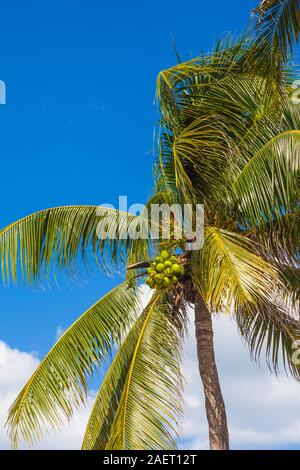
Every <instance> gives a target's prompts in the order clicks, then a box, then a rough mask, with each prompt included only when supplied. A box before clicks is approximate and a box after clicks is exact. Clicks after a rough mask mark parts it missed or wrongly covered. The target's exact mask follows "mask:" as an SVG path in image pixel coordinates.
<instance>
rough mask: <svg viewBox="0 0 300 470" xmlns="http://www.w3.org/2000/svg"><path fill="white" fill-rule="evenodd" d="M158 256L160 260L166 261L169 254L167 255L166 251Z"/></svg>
mask: <svg viewBox="0 0 300 470" xmlns="http://www.w3.org/2000/svg"><path fill="white" fill-rule="evenodd" d="M160 256H161V258H162V259H163V260H166V259H168V258H169V256H170V255H169V253H168V252H167V251H166V250H163V251H162V252H161V254H160Z"/></svg>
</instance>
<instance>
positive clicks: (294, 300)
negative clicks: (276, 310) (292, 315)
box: [281, 263, 300, 311]
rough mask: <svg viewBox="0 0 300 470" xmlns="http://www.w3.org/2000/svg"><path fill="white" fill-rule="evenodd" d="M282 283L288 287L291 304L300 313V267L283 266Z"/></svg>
mask: <svg viewBox="0 0 300 470" xmlns="http://www.w3.org/2000/svg"><path fill="white" fill-rule="evenodd" d="M281 276H282V281H283V283H284V284H285V285H286V288H287V291H288V294H289V298H290V300H291V304H292V306H293V307H294V308H297V309H298V311H299V307H300V265H299V263H298V265H297V266H293V265H290V266H285V265H282V266H281Z"/></svg>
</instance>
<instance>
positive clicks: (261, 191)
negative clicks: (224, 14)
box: [0, 2, 300, 450]
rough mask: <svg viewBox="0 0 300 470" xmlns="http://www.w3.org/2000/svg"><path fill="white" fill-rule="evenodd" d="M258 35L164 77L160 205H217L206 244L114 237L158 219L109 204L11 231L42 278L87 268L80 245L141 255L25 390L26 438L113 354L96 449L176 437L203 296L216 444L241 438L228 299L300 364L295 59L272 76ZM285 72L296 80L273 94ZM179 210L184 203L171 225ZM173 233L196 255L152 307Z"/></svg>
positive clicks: (100, 252)
mask: <svg viewBox="0 0 300 470" xmlns="http://www.w3.org/2000/svg"><path fill="white" fill-rule="evenodd" d="M265 3H266V2H265ZM252 47H253V42H251V40H248V39H247V38H245V39H243V40H240V41H237V42H230V41H229V40H225V41H222V42H221V43H219V44H218V45H217V47H216V49H215V50H214V51H213V52H212V53H210V54H207V55H202V56H200V57H198V58H197V59H194V60H192V61H188V62H185V63H182V64H178V65H176V66H175V67H172V68H171V69H168V70H165V71H162V72H161V73H160V74H159V77H158V82H157V96H158V102H159V105H160V110H161V119H160V128H159V140H158V150H157V161H156V165H155V188H154V193H153V197H152V198H151V200H150V201H149V203H148V207H149V206H150V205H151V203H153V202H156V203H168V204H170V203H177V204H180V205H181V206H183V205H184V204H186V203H189V204H192V205H195V204H196V203H202V204H204V207H205V237H204V244H203V247H202V248H201V249H199V250H191V249H190V248H191V241H189V240H187V239H186V238H184V237H182V238H181V239H180V240H176V239H175V237H173V238H171V239H170V240H167V241H166V240H162V238H161V237H159V238H158V239H157V240H154V241H153V240H152V239H151V238H148V239H145V240H143V239H137V240H133V239H131V238H130V237H129V236H128V237H123V238H119V239H110V238H107V239H105V240H102V239H99V238H98V236H97V224H98V222H99V218H100V220H102V218H104V219H105V220H106V221H107V218H108V221H110V220H111V222H112V224H115V221H116V220H117V225H118V228H119V230H120V231H122V230H123V229H124V226H125V224H126V223H127V222H128V219H129V224H130V225H131V224H133V225H135V224H140V225H143V224H144V223H148V219H147V217H146V216H145V214H142V215H141V216H132V215H129V214H124V213H120V212H118V211H114V210H111V209H105V208H101V209H100V210H99V209H98V211H97V208H96V207H93V206H91V207H84V206H78V207H74V206H72V207H59V208H54V209H49V210H45V211H42V212H39V213H36V214H34V215H32V216H29V217H26V218H25V219H22V220H21V221H19V222H17V223H15V224H12V225H11V226H9V227H7V228H6V229H4V230H3V231H2V232H1V234H0V256H1V269H2V276H3V277H4V278H5V279H7V280H9V279H10V278H12V279H13V280H15V279H17V277H18V276H19V275H20V276H21V277H23V279H24V280H28V281H29V282H31V283H32V282H36V281H37V280H39V279H40V277H41V276H44V275H46V274H47V272H49V270H50V271H51V270H52V269H54V268H53V267H56V268H58V269H62V268H69V269H71V270H73V269H77V261H76V260H77V259H78V256H79V255H80V256H82V257H83V259H84V260H87V259H88V258H89V257H90V255H92V256H93V257H94V258H95V259H96V261H97V262H98V263H99V265H100V266H104V267H105V268H110V269H111V268H114V267H115V266H120V265H122V264H123V266H127V267H128V268H132V269H128V271H127V273H128V275H127V279H126V280H125V281H124V282H123V283H121V284H120V285H119V286H117V287H116V288H114V289H113V290H112V291H111V292H109V293H108V294H107V295H106V296H104V297H103V298H102V299H100V300H99V301H98V302H97V303H96V304H95V305H93V306H92V307H91V308H90V309H88V310H87V312H85V313H84V314H83V315H82V316H81V317H80V318H79V319H78V320H77V321H76V322H75V323H74V324H73V325H72V326H71V327H70V328H69V329H68V330H67V331H66V332H65V333H64V334H63V335H62V336H61V338H60V339H59V340H58V341H57V343H56V344H55V345H54V347H53V348H52V349H51V351H50V352H49V353H48V355H47V356H46V357H45V359H44V360H43V361H42V362H41V364H40V365H39V367H38V368H37V370H36V371H35V373H34V374H33V376H32V377H31V379H30V380H29V381H28V383H27V384H26V385H25V387H24V388H23V390H22V391H21V393H20V394H19V396H18V397H17V398H16V400H15V402H14V404H13V405H12V407H11V409H10V411H9V416H8V426H9V432H10V437H11V440H12V442H13V444H14V445H15V446H17V445H18V442H19V439H20V438H24V439H25V440H26V441H28V442H29V443H34V442H36V441H37V440H38V439H39V438H40V437H41V436H42V434H43V428H44V426H45V425H48V426H50V427H54V428H59V427H60V426H61V425H62V422H63V421H62V420H63V418H64V417H66V418H68V419H70V418H71V417H72V414H73V411H74V409H75V408H77V407H78V406H79V405H80V404H81V403H84V402H85V400H86V395H87V390H88V381H89V378H90V377H91V376H92V375H93V374H95V372H96V371H97V370H98V368H99V367H101V366H102V365H107V364H108V363H109V364H110V366H109V368H108V371H107V373H106V375H105V378H104V379H103V382H102V384H101V387H100V390H99V392H98V394H97V397H96V399H95V404H94V407H93V409H92V412H91V416H90V419H89V422H88V425H87V429H86V433H85V436H84V440H83V449H110V450H113V449H149V448H150V449H170V448H174V447H175V446H176V432H177V425H178V422H179V420H180V416H181V413H182V406H181V394H182V382H183V380H182V374H181V371H180V358H181V345H182V339H183V337H184V335H185V331H186V324H187V322H188V314H187V306H193V308H194V314H195V334H196V341H197V354H198V362H199V372H200V376H201V379H202V383H203V387H204V393H205V405H206V411H207V419H208V426H209V439H210V446H211V449H228V448H229V436H228V427H227V420H226V412H225V406H224V401H223V398H222V393H221V389H220V384H219V379H218V372H217V367H216V362H215V357H214V345H213V328H212V315H213V314H216V315H219V314H222V313H227V314H228V313H229V314H231V315H232V316H233V317H234V319H235V320H236V322H237V326H238V329H239V331H240V334H241V336H242V338H243V339H244V341H245V342H246V343H247V344H248V345H249V349H250V353H251V354H252V355H253V356H254V357H255V358H259V357H260V355H261V354H265V355H266V359H267V362H268V364H269V366H270V368H272V369H273V370H274V371H275V372H276V373H277V372H278V369H279V366H280V364H281V362H283V365H284V367H285V368H286V369H287V370H288V371H290V373H291V374H292V375H293V376H294V377H295V378H296V379H299V378H300V371H299V367H298V366H297V364H295V363H294V362H293V360H292V352H293V341H294V340H295V339H297V338H299V336H300V334H299V333H300V331H299V323H298V321H297V320H296V319H295V318H294V317H293V314H292V313H291V312H292V311H294V310H293V309H296V308H297V307H298V303H299V279H300V276H299V272H300V271H299V254H298V251H297V250H298V247H299V165H300V153H299V142H300V112H299V110H298V108H297V107H295V106H293V105H291V104H290V102H289V100H288V96H289V93H290V84H291V79H292V78H291V73H290V70H286V69H285V68H283V69H282V73H281V74H280V76H279V75H277V74H271V78H270V76H269V74H268V71H267V68H266V67H265V64H264V63H263V64H262V63H260V62H259V61H257V62H256V63H255V67H254V66H253V63H254V62H252V65H251V67H249V57H251V55H252V52H251V51H252ZM252 57H253V56H252ZM278 80H280V93H279V94H278V93H275V94H274V96H273V95H272V96H269V95H268V93H267V91H268V90H269V89H270V88H269V87H271V88H272V89H274V90H276V89H278ZM176 222H177V221H176V220H174V216H172V217H171V222H170V224H171V228H173V229H174V224H175V223H176ZM162 248H163V249H164V251H169V253H170V255H172V256H175V257H176V258H175V259H176V262H177V263H179V264H182V265H183V266H184V268H181V275H180V278H179V281H178V282H176V284H170V285H169V284H168V283H166V284H165V285H164V284H162V283H160V284H154V283H152V281H150V284H151V286H152V289H151V290H152V297H151V299H150V301H149V302H148V304H147V305H146V306H144V307H143V306H142V304H141V300H140V293H139V286H138V280H139V279H143V275H144V274H145V267H149V270H150V271H151V269H152V268H151V266H152V267H153V265H152V264H151V263H152V262H153V260H155V256H157V252H158V250H161V249H162ZM177 248H179V250H177ZM167 256H168V253H167ZM177 263H176V264H177ZM131 273H133V274H131ZM111 359H112V360H111Z"/></svg>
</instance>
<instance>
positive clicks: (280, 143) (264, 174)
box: [234, 130, 300, 227]
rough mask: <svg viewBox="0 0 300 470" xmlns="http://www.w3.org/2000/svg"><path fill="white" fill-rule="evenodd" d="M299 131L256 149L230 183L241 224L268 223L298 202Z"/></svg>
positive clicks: (290, 132) (274, 138)
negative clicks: (233, 190) (241, 219)
mask: <svg viewBox="0 0 300 470" xmlns="http://www.w3.org/2000/svg"><path fill="white" fill-rule="evenodd" d="M299 171H300V130H288V131H285V132H283V133H280V134H278V135H276V136H275V137H273V138H272V139H271V140H270V141H268V142H267V143H266V144H264V145H263V146H262V147H260V148H258V149H257V151H256V152H255V153H254V155H253V156H252V157H251V158H250V159H249V161H248V162H247V163H246V164H245V166H244V167H243V169H242V171H241V172H240V174H239V175H238V177H237V179H236V180H235V182H234V188H235V192H236V197H237V202H238V204H239V207H240V210H241V213H242V216H243V218H244V219H243V223H246V224H247V225H250V226H252V227H253V226H254V227H255V226H257V225H259V224H264V223H266V222H268V223H270V222H271V221H272V220H273V219H274V218H276V219H277V218H278V216H280V214H281V215H282V214H284V213H285V212H287V211H289V210H291V209H293V208H295V207H296V206H297V204H298V201H299Z"/></svg>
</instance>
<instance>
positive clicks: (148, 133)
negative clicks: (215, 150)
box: [0, 0, 255, 354]
mask: <svg viewBox="0 0 300 470" xmlns="http://www.w3.org/2000/svg"><path fill="white" fill-rule="evenodd" d="M254 5H255V2H253V1H249V0H247V1H243V2H241V1H240V0H231V1H230V2H223V1H220V0H218V1H216V2H213V3H209V2H202V1H199V0H198V1H193V0H192V1H190V2H189V4H188V7H187V8H183V4H182V3H181V2H177V1H174V0H172V1H168V0H167V1H163V2H159V1H156V0H154V1H151V2H147V1H141V0H139V1H137V0H136V1H132V0H129V1H126V2H122V1H120V0H119V1H117V2H104V1H92V0H90V1H78V0H72V1H71V0H69V1H66V0H60V1H57V0H54V1H51V2H49V1H44V2H39V1H34V0H33V1H32V0H31V1H28V2H22V1H14V0H12V1H10V2H5V3H3V4H2V5H1V18H2V21H1V28H0V44H1V48H2V54H1V66H0V79H1V80H4V81H5V83H6V86H7V104H6V105H2V106H0V133H1V139H0V155H1V172H2V179H1V186H0V192H1V197H0V201H1V202H0V203H1V211H0V225H1V226H5V225H6V224H7V223H9V222H11V221H13V220H15V219H18V218H20V217H22V216H25V215H27V214H29V213H32V212H35V211H37V210H39V209H43V208H47V207H52V206H56V205H63V204H101V203H105V202H111V203H113V204H116V203H117V200H118V196H119V195H123V194H126V195H128V200H129V202H130V203H134V202H144V201H145V200H146V198H147V196H148V194H149V192H150V190H151V181H152V180H151V169H152V163H153V156H152V153H151V149H152V134H153V128H154V124H155V120H156V119H157V115H156V110H155V106H153V99H154V94H155V80H156V76H157V74H158V72H159V71H160V70H162V69H164V68H168V67H170V66H171V65H172V64H174V63H176V58H175V55H174V50H173V47H172V43H171V39H170V34H172V35H173V36H174V38H175V40H176V43H177V45H178V49H179V51H180V54H181V55H182V58H183V59H188V58H190V57H191V56H194V55H197V54H198V53H199V52H201V51H203V50H204V51H205V50H209V49H210V48H211V47H212V45H213V44H214V43H215V42H216V41H217V39H218V37H220V36H221V35H222V34H224V33H225V32H227V31H232V32H233V33H238V32H239V31H240V30H241V29H242V28H243V27H245V25H246V24H247V21H248V18H249V12H250V10H251V8H252V7H253V6H254ZM113 282H114V281H113V280H109V281H108V280H106V279H105V277H104V276H102V275H99V274H97V273H95V275H94V277H93V278H92V279H88V283H87V284H86V283H85V284H84V286H83V287H81V288H79V287H78V286H77V287H75V286H74V285H73V286H71V287H69V286H67V284H66V283H60V290H58V289H57V288H56V287H55V285H54V283H51V290H50V291H49V289H46V291H45V292H43V293H41V292H37V291H33V290H31V289H25V288H22V287H17V288H13V287H11V288H9V289H7V288H4V287H0V289H1V295H0V302H1V311H2V315H1V337H2V339H3V340H4V341H6V342H8V343H9V344H10V345H11V346H15V347H19V348H22V349H24V350H35V351H37V352H38V353H40V354H44V353H45V352H46V351H47V350H48V348H49V346H50V345H51V344H52V342H53V340H54V337H55V331H56V328H57V325H58V324H61V325H62V326H66V325H68V324H69V323H70V322H71V321H72V320H73V319H75V318H76V317H77V316H78V314H79V313H80V312H82V311H83V310H84V309H85V308H87V307H88V306H89V305H90V304H92V303H93V302H94V301H95V300H96V299H97V298H98V297H99V296H100V295H101V294H102V293H103V292H105V291H106V290H107V289H108V288H109V287H110V286H111V285H112V283H113Z"/></svg>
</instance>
